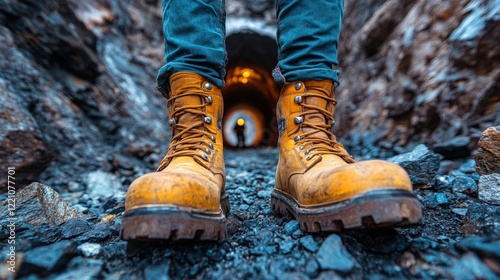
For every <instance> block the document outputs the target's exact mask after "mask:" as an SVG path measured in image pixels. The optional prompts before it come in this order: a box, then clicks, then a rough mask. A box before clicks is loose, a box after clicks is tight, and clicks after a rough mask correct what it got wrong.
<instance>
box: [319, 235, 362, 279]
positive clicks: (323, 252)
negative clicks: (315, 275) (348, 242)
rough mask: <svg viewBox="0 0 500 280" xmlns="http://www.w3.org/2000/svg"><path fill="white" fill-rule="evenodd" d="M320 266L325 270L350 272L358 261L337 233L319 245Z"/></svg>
mask: <svg viewBox="0 0 500 280" xmlns="http://www.w3.org/2000/svg"><path fill="white" fill-rule="evenodd" d="M316 258H317V260H318V263H319V266H320V267H321V269H323V270H335V271H339V272H346V273H347V272H350V271H352V269H353V268H354V266H355V264H356V262H355V260H354V258H353V257H352V256H351V254H349V252H348V251H347V250H346V248H345V247H344V244H342V239H340V236H338V235H336V234H331V235H330V236H328V237H327V238H326V239H325V241H323V244H321V246H320V247H319V251H318V253H317V255H316Z"/></svg>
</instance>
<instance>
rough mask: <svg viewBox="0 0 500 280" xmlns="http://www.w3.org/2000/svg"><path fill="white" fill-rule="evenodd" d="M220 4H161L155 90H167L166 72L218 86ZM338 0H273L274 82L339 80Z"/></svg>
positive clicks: (201, 0) (219, 0) (168, 0)
mask: <svg viewBox="0 0 500 280" xmlns="http://www.w3.org/2000/svg"><path fill="white" fill-rule="evenodd" d="M224 8H225V3H224V0H190V1H185V0H162V9H163V32H164V36H165V57H164V58H165V65H164V66H163V67H161V69H160V70H159V72H158V78H157V82H158V88H159V89H160V91H162V92H164V93H166V92H167V91H168V78H169V77H170V75H171V74H172V73H175V72H181V71H187V72H194V73H197V74H200V75H201V76H203V77H205V78H206V79H208V80H210V81H211V82H212V83H214V84H215V85H217V86H218V87H220V88H222V87H224V76H225V73H226V72H225V68H224V67H225V65H226V61H227V53H226V50H225V36H226V34H225V9H224ZM343 15H344V0H314V1H312V0H276V19H277V26H276V27H277V34H276V35H277V43H278V54H277V55H278V65H277V66H276V69H275V70H274V71H273V77H274V79H275V81H276V82H278V83H288V82H292V81H296V80H324V79H330V80H333V81H335V82H337V83H338V82H339V79H338V74H339V73H338V71H337V70H334V69H333V68H332V66H333V65H336V64H338V62H337V45H338V41H339V35H340V28H341V22H342V17H343Z"/></svg>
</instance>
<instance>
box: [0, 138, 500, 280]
mask: <svg viewBox="0 0 500 280" xmlns="http://www.w3.org/2000/svg"><path fill="white" fill-rule="evenodd" d="M277 157H278V151H277V149H275V148H261V149H255V150H243V151H227V152H226V167H227V190H228V193H229V195H230V199H231V209H232V210H231V213H230V215H229V217H228V232H229V237H228V239H227V241H225V242H220V243H211V242H207V243H198V244H189V243H186V244H177V245H171V244H157V243H155V244H141V245H127V243H126V242H124V241H121V240H120V239H119V227H120V222H121V216H122V213H123V210H124V203H123V194H124V192H125V190H126V183H128V182H130V180H132V179H133V178H134V177H135V176H137V175H139V174H141V173H143V172H146V169H147V168H148V167H146V166H144V167H140V168H139V169H140V170H139V171H137V172H136V171H132V172H131V171H130V169H129V168H126V167H123V166H122V165H121V164H120V163H119V162H114V171H113V172H106V171H96V172H95V173H94V174H93V175H92V176H95V178H91V179H89V183H88V185H87V191H86V192H85V191H82V190H79V189H78V188H77V189H75V190H72V191H68V192H65V193H61V194H60V195H61V197H58V196H59V195H58V194H57V193H56V192H55V191H54V190H52V189H50V188H49V187H48V186H44V185H42V184H37V183H35V184H32V185H31V186H29V187H27V188H25V189H24V190H23V191H22V192H20V193H18V201H17V214H16V215H17V216H16V217H17V218H18V222H19V225H18V226H17V227H16V236H15V238H16V252H17V255H16V257H17V262H16V271H17V276H18V277H19V279H142V278H146V279H344V278H349V279H362V278H368V279H387V278H395V279H401V278H421V279H440V278H448V279H499V278H500V261H499V260H500V254H499V252H500V206H495V205H493V204H488V203H485V202H484V201H483V200H481V199H478V192H480V194H479V195H483V196H484V195H487V194H485V193H482V192H483V191H481V190H479V191H478V183H479V184H481V179H480V178H482V177H480V176H479V174H478V172H477V171H476V164H475V161H474V160H473V159H461V160H455V161H446V160H444V161H442V160H441V156H439V155H438V154H435V153H434V152H432V151H430V150H428V149H427V147H425V146H424V145H421V146H417V147H416V148H415V149H413V151H410V152H409V153H405V154H401V155H398V156H396V157H392V158H390V159H389V160H391V161H393V162H397V163H399V164H400V165H402V166H404V167H405V168H406V169H407V170H408V171H409V172H410V175H411V177H412V181H413V183H414V184H415V185H416V186H419V187H417V188H416V190H415V193H416V194H417V196H418V198H419V199H420V201H421V203H422V205H423V208H424V220H423V224H422V225H421V226H417V227H412V228H405V229H378V230H370V231H368V230H367V231H346V232H341V233H331V234H328V233H323V234H306V233H304V232H302V231H301V230H300V229H299V226H298V223H297V222H296V221H295V220H293V219H291V218H290V217H283V216H280V215H276V214H274V213H273V212H272V211H271V209H270V193H271V191H272V188H273V185H274V172H275V166H276V163H277ZM120 181H121V182H122V183H123V184H122V183H120ZM497 183H498V182H497ZM497 190H498V184H497V185H496V190H493V193H491V194H490V196H493V198H494V196H495V195H496V196H498V194H497V193H495V192H497ZM490 198H491V197H490ZM483 199H484V198H483ZM2 200H5V195H4V196H3V197H2ZM65 201H67V202H69V204H68V205H66V202H65ZM497 202H498V201H497ZM55 205H57V206H58V207H55ZM54 208H56V209H54ZM0 215H1V218H2V231H1V237H0V238H1V239H2V243H1V244H2V247H3V250H2V256H6V255H7V254H8V253H9V249H8V246H6V245H7V244H6V241H7V240H8V236H9V229H8V228H6V226H5V224H6V223H5V222H4V221H5V218H6V217H5V211H2V212H1V213H0ZM4 245H5V246H4ZM5 269H6V267H5V263H4V264H3V267H2V276H3V277H6V276H7V277H8V276H11V274H8V273H9V272H8V271H6V270H5Z"/></svg>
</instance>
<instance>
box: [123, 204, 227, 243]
mask: <svg viewBox="0 0 500 280" xmlns="http://www.w3.org/2000/svg"><path fill="white" fill-rule="evenodd" d="M221 208H222V212H221V213H219V214H210V213H204V212H198V211H189V210H185V209H180V208H178V207H172V206H145V207H140V208H134V209H132V210H129V211H126V212H125V214H124V215H123V218H122V225H121V229H120V238H121V239H122V240H126V241H137V242H140V241H145V242H149V241H166V242H174V241H182V240H192V241H206V240H212V241H220V240H225V239H226V235H227V233H226V217H225V215H226V214H227V213H229V199H228V197H227V195H226V196H225V197H222V198H221Z"/></svg>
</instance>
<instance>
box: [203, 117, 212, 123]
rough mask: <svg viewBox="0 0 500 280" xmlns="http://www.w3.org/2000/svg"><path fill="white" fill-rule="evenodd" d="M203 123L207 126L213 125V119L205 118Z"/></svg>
mask: <svg viewBox="0 0 500 280" xmlns="http://www.w3.org/2000/svg"><path fill="white" fill-rule="evenodd" d="M203 121H204V122H205V123H206V124H211V123H212V118H211V117H205V118H203Z"/></svg>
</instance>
